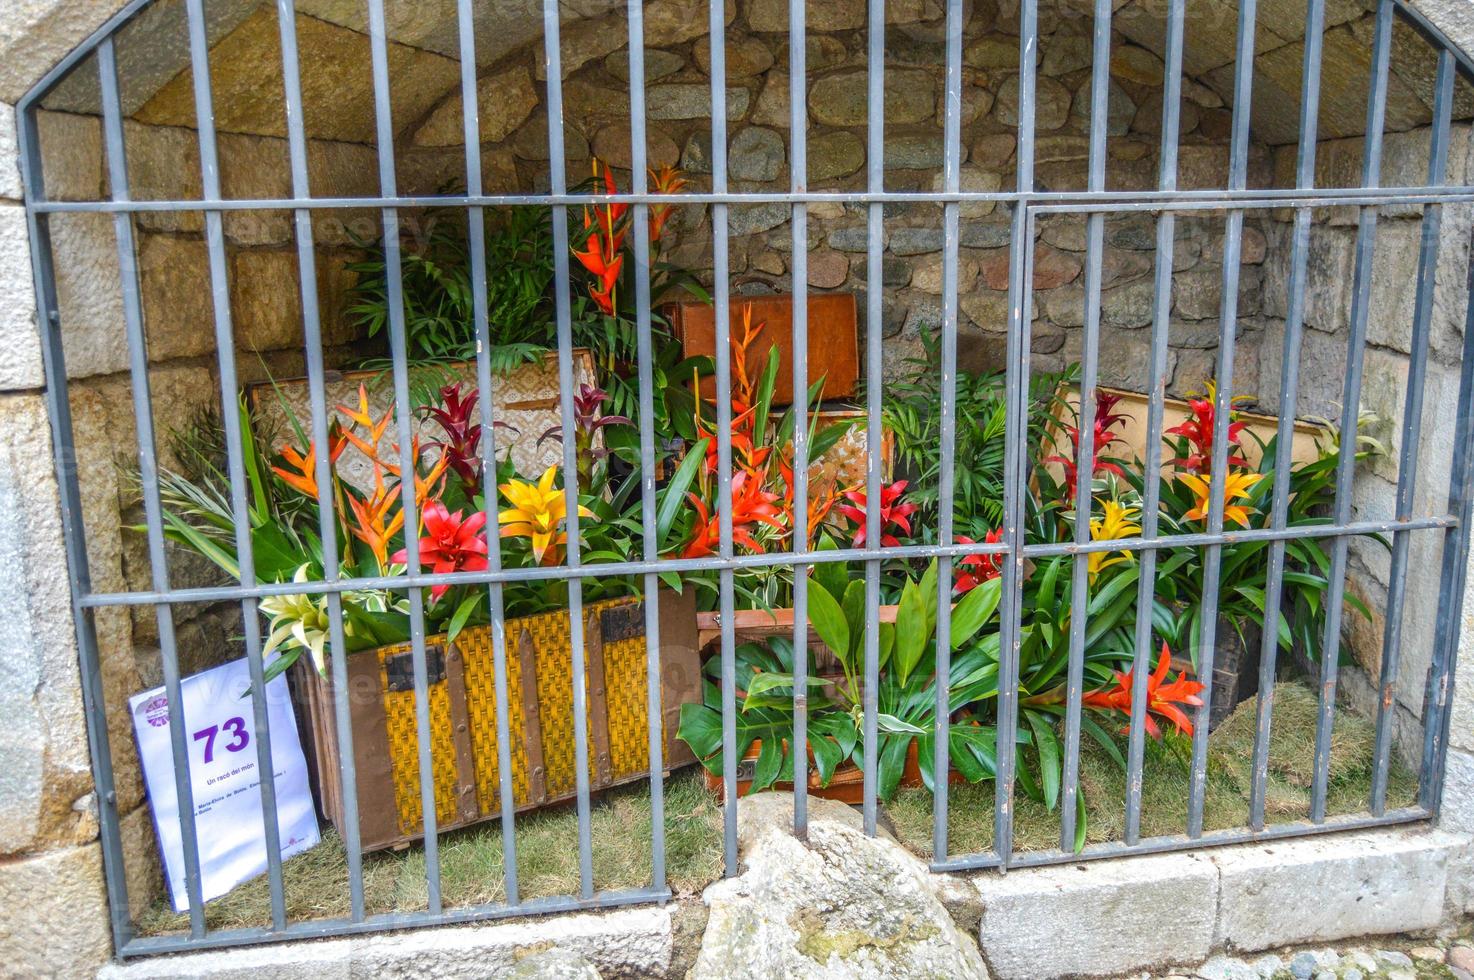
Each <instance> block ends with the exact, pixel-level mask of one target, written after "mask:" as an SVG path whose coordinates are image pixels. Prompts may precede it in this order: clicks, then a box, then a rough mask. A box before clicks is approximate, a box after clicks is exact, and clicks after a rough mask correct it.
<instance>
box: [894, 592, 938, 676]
mask: <svg viewBox="0 0 1474 980" xmlns="http://www.w3.org/2000/svg"><path fill="white" fill-rule="evenodd" d="M926 619H927V615H926V600H925V598H924V597H923V596H922V594H921V588H920V587H919V586H917V584H916V583H915V582H912V581H907V582H906V584H905V586H903V587H902V588H901V604H900V608H899V609H897V610H896V630H895V632H896V649H895V653H894V654H893V656H892V661H893V663H894V664H895V668H896V673H897V675H898V676H899V679H900V681H901V685H902V686H903V687H904V686H905V684H906V682H907V681H908V680H909V679H910V677H911V672H912V671H913V670H915V669H916V665H917V664H918V663H920V661H921V654H922V652H923V651H925V650H926V643H927V641H928V640H929V639H931V636H930V634H929V632H928V631H927V629H926Z"/></svg>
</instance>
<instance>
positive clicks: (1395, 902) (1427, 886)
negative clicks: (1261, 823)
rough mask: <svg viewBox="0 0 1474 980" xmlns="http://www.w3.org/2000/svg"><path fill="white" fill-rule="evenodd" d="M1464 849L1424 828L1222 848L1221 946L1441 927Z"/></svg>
mask: <svg viewBox="0 0 1474 980" xmlns="http://www.w3.org/2000/svg"><path fill="white" fill-rule="evenodd" d="M1460 843H1461V841H1460V839H1459V838H1457V837H1455V836H1453V835H1451V834H1446V833H1441V832H1438V831H1428V830H1422V829H1419V830H1386V831H1379V832H1375V833H1364V834H1342V835H1336V836H1328V837H1318V838H1306V839H1304V840H1297V841H1290V842H1286V843H1283V844H1270V845H1252V846H1242V847H1233V848H1224V849H1222V850H1216V851H1214V852H1212V854H1211V860H1212V862H1213V864H1214V865H1215V866H1216V867H1217V868H1218V871H1219V875H1220V883H1219V895H1220V905H1219V915H1218V929H1217V933H1216V936H1215V938H1216V945H1220V946H1223V947H1225V948H1228V949H1232V950H1237V951H1241V952H1253V951H1256V950H1261V949H1271V948H1273V947H1276V946H1290V945H1296V944H1299V943H1318V942H1329V941H1332V940H1336V939H1343V938H1346V937H1349V936H1364V935H1378V934H1382V933H1390V932H1411V931H1414V930H1418V929H1431V928H1433V927H1434V926H1436V925H1438V924H1439V922H1440V921H1442V918H1443V900H1444V891H1445V887H1446V884H1447V860H1448V858H1449V856H1450V855H1451V854H1452V853H1454V851H1455V848H1456V847H1457V846H1458V845H1459V844H1460ZM1291 909H1293V910H1294V914H1292V915H1291V914H1286V911H1287V910H1291Z"/></svg>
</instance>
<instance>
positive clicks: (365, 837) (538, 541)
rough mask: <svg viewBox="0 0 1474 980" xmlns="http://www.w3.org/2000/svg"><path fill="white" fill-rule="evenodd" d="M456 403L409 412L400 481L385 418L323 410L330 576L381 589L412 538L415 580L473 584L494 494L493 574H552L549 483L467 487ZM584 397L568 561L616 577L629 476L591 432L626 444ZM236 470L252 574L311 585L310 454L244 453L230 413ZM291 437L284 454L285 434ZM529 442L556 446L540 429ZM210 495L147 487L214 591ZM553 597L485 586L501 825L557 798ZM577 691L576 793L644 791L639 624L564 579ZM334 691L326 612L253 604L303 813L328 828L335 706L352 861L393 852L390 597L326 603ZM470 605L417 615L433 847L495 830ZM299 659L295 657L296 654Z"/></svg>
mask: <svg viewBox="0 0 1474 980" xmlns="http://www.w3.org/2000/svg"><path fill="white" fill-rule="evenodd" d="M474 402H475V399H474V397H471V396H470V395H469V393H467V392H465V391H463V390H462V388H461V386H460V385H458V384H457V385H451V386H448V387H447V388H445V389H444V390H442V391H441V392H440V393H439V396H438V398H437V399H436V400H435V401H434V402H432V403H429V404H426V405H423V406H420V407H419V408H418V409H417V414H419V415H421V416H423V417H425V418H427V419H428V420H429V422H430V424H431V426H432V428H433V429H434V431H435V434H436V436H437V438H436V439H434V440H433V441H429V442H426V443H423V444H422V443H421V442H420V440H419V438H418V437H416V438H415V441H414V443H413V445H412V446H411V447H410V452H409V457H410V459H411V460H412V461H413V469H412V471H411V472H410V473H408V474H406V473H405V472H404V470H403V467H402V465H401V462H402V461H401V456H400V452H399V448H400V447H399V446H397V445H395V444H394V443H393V441H392V437H391V436H390V432H391V430H392V427H393V423H394V420H395V408H394V406H393V405H392V404H391V405H390V406H389V407H388V408H387V409H386V410H385V411H384V412H383V413H382V414H376V413H375V412H373V411H372V410H371V409H370V406H369V400H368V396H367V393H366V392H361V393H360V396H359V401H358V404H357V405H353V406H350V405H340V406H338V408H337V416H336V417H335V418H334V420H333V422H332V425H331V426H330V430H329V446H328V447H327V455H328V460H329V479H330V480H331V486H330V487H328V488H327V493H328V495H329V496H330V497H331V499H332V500H333V501H334V504H335V506H334V515H335V518H336V522H335V527H334V534H335V536H336V539H337V545H338V553H339V555H340V556H341V568H340V570H339V571H340V572H341V574H342V575H343V576H345V577H360V578H372V579H383V578H390V579H392V578H393V577H395V576H398V575H403V574H404V572H405V563H406V560H407V557H408V556H407V551H406V545H407V541H406V538H407V535H409V534H413V535H414V536H415V537H417V538H418V550H419V560H420V563H421V567H422V568H423V569H424V570H425V571H431V572H436V573H444V572H454V571H478V570H483V569H485V568H487V566H488V554H489V548H490V547H491V546H493V542H492V541H490V540H489V539H488V538H489V536H488V534H487V529H486V527H485V512H486V500H485V496H484V494H485V493H491V492H494V493H496V495H497V501H496V503H497V506H498V507H499V509H500V513H499V522H500V524H501V543H500V544H499V545H497V546H498V547H499V548H500V550H501V559H502V563H503V565H504V567H508V568H522V567H535V566H536V567H550V566H556V565H559V564H561V563H562V562H563V561H564V559H565V556H566V553H567V548H568V540H567V539H568V530H567V523H566V516H567V515H566V513H565V503H566V499H565V495H564V491H563V486H562V484H563V474H562V473H561V472H560V471H559V469H558V468H557V467H549V468H548V469H547V470H546V471H545V472H544V473H543V474H542V475H541V476H540V477H539V478H538V479H537V480H536V481H529V480H524V479H521V478H520V477H518V476H517V475H516V474H515V472H514V471H513V469H512V466H511V464H510V463H508V462H506V461H505V460H503V461H501V462H499V465H498V473H495V474H484V473H483V472H482V465H483V464H482V455H481V446H480V439H481V435H482V428H481V426H480V425H479V424H474V423H473V422H472V421H471V418H472V413H473V411H474ZM604 402H605V398H604V395H603V393H602V392H599V391H597V390H592V389H585V390H584V391H582V392H581V393H580V395H579V398H578V410H577V412H576V413H575V418H576V431H575V432H574V433H573V434H572V438H574V440H575V450H576V458H577V460H578V462H579V490H580V494H579V537H580V540H579V546H580V548H581V549H582V554H583V556H584V558H585V560H587V561H589V562H598V561H617V560H624V559H628V558H630V557H632V556H633V554H634V550H635V549H636V548H637V544H636V542H637V541H638V539H639V537H640V534H639V525H638V521H637V515H638V511H639V502H638V500H633V501H632V500H631V497H632V496H633V493H632V491H633V488H634V486H636V485H637V484H638V479H637V478H630V477H627V478H625V479H624V480H622V481H619V482H618V483H617V484H615V483H613V482H612V481H611V476H610V473H611V469H610V466H609V465H608V464H609V459H610V456H609V453H608V452H607V451H605V450H603V449H601V448H600V447H598V446H597V445H596V444H595V441H594V439H593V436H594V434H596V433H598V432H601V431H607V430H608V429H610V428H614V427H619V426H628V425H629V420H628V419H624V418H621V417H615V416H610V415H607V414H605V413H603V412H602V410H601V406H602V405H603V404H604ZM240 411H241V424H242V430H243V434H244V435H245V439H244V463H245V472H246V475H247V479H248V482H249V487H248V493H247V500H248V503H249V507H250V513H249V515H248V516H249V521H250V528H251V530H250V536H251V543H252V547H253V551H254V555H255V565H256V574H257V577H258V579H259V580H261V581H267V582H288V581H294V582H303V583H306V582H312V581H319V580H321V579H322V577H323V573H324V569H323V565H322V555H323V552H322V547H321V545H320V542H319V539H318V533H317V532H318V527H317V524H318V515H317V506H316V502H317V498H318V490H319V488H318V486H317V482H316V479H317V473H316V461H317V452H318V447H316V446H315V445H313V444H312V443H311V442H307V444H306V445H305V446H303V445H302V443H301V442H294V441H291V440H288V441H287V442H286V443H285V444H283V445H280V446H279V447H277V448H276V449H272V448H271V447H270V446H269V445H267V444H264V443H263V442H262V440H261V438H260V436H259V435H258V428H259V429H262V430H263V431H264V427H258V426H256V425H253V419H252V416H251V414H250V412H249V410H248V409H247V407H246V405H245V402H244V401H243V402H242V405H241V409H240ZM296 432H297V439H302V436H301V430H300V428H297V429H296ZM547 435H548V438H550V439H553V440H555V441H556V440H561V439H562V438H564V435H565V434H564V433H563V432H561V431H557V430H555V431H553V432H550V433H548V434H547ZM348 446H353V447H354V448H356V449H357V450H358V451H359V452H360V453H362V454H363V455H364V456H365V457H366V458H367V459H368V460H369V461H370V462H371V465H372V477H373V478H372V483H371V489H370V490H367V491H365V490H361V489H359V488H358V487H355V486H354V485H353V484H351V483H350V482H348V481H347V480H345V479H343V478H342V477H341V476H340V474H339V473H338V472H337V463H338V461H339V460H340V458H341V457H342V455H343V453H344V452H345V450H346V448H347V447H348ZM405 486H408V487H412V488H413V494H414V500H415V503H416V508H417V512H418V515H417V516H418V525H417V526H415V527H412V528H410V529H408V530H406V528H405V526H404V524H405V522H404V511H403V509H402V508H401V500H402V489H401V488H402V487H405ZM228 489H229V488H228V483H227V482H226V480H225V477H224V476H223V474H221V473H220V472H219V471H218V470H214V471H213V472H207V473H205V474H204V475H203V476H196V477H194V478H189V477H185V476H182V475H180V474H170V473H166V474H164V476H163V478H162V490H163V496H164V502H165V520H166V528H167V532H166V533H167V534H168V536H169V537H170V538H171V539H173V540H175V541H177V542H179V543H180V544H183V545H185V546H186V547H189V548H192V549H193V550H195V551H198V552H199V553H201V554H203V555H205V556H206V557H208V558H210V559H212V560H214V561H215V562H216V563H217V564H218V565H220V567H222V568H223V569H224V570H225V571H227V572H228V573H230V574H232V575H238V574H239V569H238V565H237V561H236V554H235V530H236V529H235V523H234V518H233V515H232V513H231V511H230V506H229V503H228V500H229V492H228ZM567 590H568V585H567V581H566V580H564V579H549V580H542V581H527V582H523V581H515V582H507V583H505V584H504V585H503V588H502V594H503V604H504V614H505V617H506V618H505V636H506V644H507V648H506V654H507V685H508V698H509V701H510V702H511V704H510V705H509V707H511V708H512V710H511V711H510V712H509V716H510V720H511V724H510V734H511V737H512V739H513V740H514V744H513V746H512V759H513V768H514V774H513V776H514V786H515V794H516V802H517V807H518V809H528V808H532V807H536V806H540V805H543V804H546V803H549V802H553V801H556V800H559V799H564V798H567V797H569V796H571V795H572V793H573V792H574V772H573V760H572V754H571V752H569V751H568V746H569V745H571V742H572V731H573V727H572V726H573V719H572V717H571V703H572V677H571V672H570V665H571V663H572V650H571V648H570V636H569V627H570V624H569V619H568V612H567V605H568V601H567ZM583 596H584V600H585V605H584V615H585V622H584V628H585V653H586V671H587V677H586V681H587V684H588V690H589V691H590V692H592V694H591V697H590V700H589V720H590V729H591V731H590V738H591V741H592V745H593V752H592V767H593V770H594V771H593V772H592V773H591V784H592V786H593V787H594V788H595V789H599V788H603V787H606V786H611V785H614V784H617V783H620V782H625V781H628V780H632V779H638V778H643V777H644V776H645V775H646V774H647V773H648V740H647V729H646V715H645V710H646V697H645V689H646V667H645V657H646V651H645V638H644V614H643V610H642V605H641V603H642V599H641V596H640V593H639V589H638V585H637V583H636V582H635V581H634V580H633V578H631V577H627V576H612V577H595V578H589V579H586V580H584V585H583ZM340 602H341V607H342V612H343V620H344V641H345V643H346V646H347V649H346V650H345V651H344V653H345V654H346V655H347V661H346V663H347V668H348V683H349V693H348V694H347V695H342V694H341V693H340V692H335V691H334V690H333V685H332V681H331V679H330V674H329V670H328V665H329V660H330V657H331V655H332V651H331V649H330V644H331V631H330V620H329V613H328V599H327V597H326V596H325V595H324V594H321V593H307V592H304V593H301V594H287V595H277V596H271V597H268V598H265V599H263V600H261V602H260V611H261V613H262V615H263V616H265V617H266V618H267V619H268V631H267V639H266V641H265V643H264V644H263V651H262V652H263V656H264V658H265V660H266V665H267V666H266V670H267V675H268V677H274V676H276V675H277V674H279V673H281V672H282V671H284V670H287V669H288V668H289V667H292V666H293V665H294V664H296V665H297V670H296V671H295V674H296V680H297V682H298V685H297V686H298V689H299V691H300V692H301V695H302V699H303V701H304V702H305V704H304V707H305V713H306V715H307V718H308V721H309V724H308V725H307V726H305V727H306V728H307V730H308V731H309V732H310V733H311V735H312V739H311V742H312V751H313V753H314V755H315V757H316V765H317V774H318V780H319V785H320V789H321V793H322V805H323V808H324V810H325V812H326V813H327V815H328V816H329V817H330V818H331V819H333V820H334V821H341V819H342V812H343V807H342V802H343V801H342V792H341V787H340V784H339V777H338V774H339V766H338V754H339V752H340V751H341V747H340V746H339V745H338V742H337V728H336V725H335V724H334V721H333V718H334V714H333V706H334V704H335V699H336V698H337V697H340V696H347V699H348V704H349V709H350V712H351V724H352V729H353V735H354V746H353V749H354V755H355V761H356V769H357V779H358V793H359V798H360V801H361V804H362V805H361V806H360V820H361V839H362V843H363V846H364V848H365V849H374V848H380V847H386V846H391V845H396V844H402V843H405V842H408V841H410V840H412V839H414V838H416V837H417V836H419V834H420V833H421V832H422V826H423V820H422V813H421V809H420V806H421V804H420V791H419V756H418V742H417V739H416V736H415V731H416V728H415V710H416V694H415V691H414V683H413V674H414V670H413V658H412V653H411V649H412V648H411V645H410V643H409V639H410V621H411V617H410V602H409V599H408V597H407V595H406V593H405V591H404V590H403V589H394V588H380V587H377V586H374V587H364V588H358V589H352V590H349V591H346V592H344V593H342V594H341V599H340ZM692 602H693V596H692V594H691V591H690V590H686V592H685V594H677V593H674V592H672V593H666V594H663V595H662V596H661V602H660V606H661V650H662V670H663V673H662V687H663V695H664V700H663V706H664V710H665V712H666V717H665V718H664V719H663V722H662V723H663V725H664V727H665V731H666V749H667V751H666V753H665V755H664V761H665V766H666V768H670V767H673V766H675V765H679V764H680V763H681V762H682V761H683V760H684V759H686V758H688V757H687V756H685V755H684V751H683V747H682V745H681V744H680V743H678V742H676V741H675V739H674V721H675V713H676V711H677V710H678V707H679V704H680V703H681V702H682V701H683V700H687V699H690V698H694V697H696V696H697V693H698V689H697V684H698V677H699V667H698V663H697V659H696V643H695V640H696V634H695V621H694V611H693V608H692ZM488 603H489V598H488V590H487V588H486V586H485V585H475V584H467V585H445V584H442V585H435V586H432V587H430V588H428V589H427V590H426V595H425V606H424V610H423V614H424V622H425V632H426V633H427V634H428V637H427V640H426V642H425V660H426V665H427V670H428V673H429V682H430V686H429V698H430V715H431V731H432V739H433V745H432V752H433V756H434V758H435V760H436V767H435V773H434V787H435V800H436V808H437V818H438V821H439V826H440V828H442V829H450V828H453V827H459V826H464V825H467V824H471V823H475V822H478V821H481V820H486V819H488V818H490V817H492V816H494V815H496V814H497V812H498V810H499V806H500V798H499V794H498V792H497V785H498V776H497V773H496V768H495V767H496V758H497V751H496V737H497V736H496V727H495V724H494V717H495V684H494V679H495V674H494V671H493V669H492V633H491V629H490V627H489V625H488V624H489V621H490V618H491V610H490V609H489V605H488ZM304 654H305V656H304Z"/></svg>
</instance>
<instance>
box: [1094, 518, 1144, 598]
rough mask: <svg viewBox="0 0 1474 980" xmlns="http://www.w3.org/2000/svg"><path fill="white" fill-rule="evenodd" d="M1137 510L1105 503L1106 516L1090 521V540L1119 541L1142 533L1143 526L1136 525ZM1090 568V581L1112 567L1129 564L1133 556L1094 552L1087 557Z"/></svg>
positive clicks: (1119, 552)
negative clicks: (1124, 563) (1123, 563)
mask: <svg viewBox="0 0 1474 980" xmlns="http://www.w3.org/2000/svg"><path fill="white" fill-rule="evenodd" d="M1136 515H1137V509H1136V508H1135V507H1122V506H1121V505H1120V504H1118V503H1116V502H1115V501H1114V500H1107V501H1106V502H1105V514H1104V515H1102V516H1100V517H1092V518H1091V519H1090V540H1092V541H1119V540H1121V539H1122V538H1129V537H1132V536H1134V535H1137V534H1140V533H1141V525H1139V524H1137V523H1135V521H1136ZM1086 558H1087V562H1088V565H1089V568H1090V581H1091V583H1092V584H1094V582H1095V578H1096V576H1097V575H1099V574H1100V573H1101V572H1102V571H1103V570H1105V569H1107V568H1110V567H1111V566H1112V565H1119V564H1121V563H1122V562H1129V561H1130V560H1131V554H1130V553H1129V552H1125V551H1092V552H1090V554H1089V555H1087V556H1086Z"/></svg>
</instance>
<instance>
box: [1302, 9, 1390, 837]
mask: <svg viewBox="0 0 1474 980" xmlns="http://www.w3.org/2000/svg"><path fill="white" fill-rule="evenodd" d="M1392 7H1393V4H1392V0H1379V3H1378V4H1377V26H1376V32H1375V34H1374V35H1373V40H1372V78H1371V87H1370V98H1369V99H1368V101H1367V127H1366V144H1365V148H1364V151H1363V155H1362V178H1361V182H1362V186H1363V187H1366V188H1376V187H1379V186H1380V185H1381V174H1382V130H1383V124H1384V122H1385V120H1386V117H1387V71H1388V61H1389V60H1390V58H1391V51H1392ZM1376 247H1377V207H1376V206H1375V205H1368V206H1364V207H1362V208H1361V212H1360V216H1359V220H1358V223H1357V228H1356V266H1355V270H1354V272H1353V274H1352V287H1351V289H1352V294H1351V323H1350V329H1349V334H1350V336H1349V337H1348V338H1347V347H1346V380H1345V382H1344V385H1343V387H1342V389H1341V442H1340V446H1341V454H1340V457H1339V458H1338V459H1337V463H1336V505H1335V510H1334V523H1336V524H1346V523H1348V522H1350V520H1351V505H1352V500H1351V484H1352V480H1353V478H1354V477H1355V471H1356V426H1357V420H1358V416H1359V414H1360V406H1361V379H1362V368H1363V359H1364V355H1365V347H1366V336H1367V318H1368V316H1369V314H1370V309H1371V298H1372V258H1373V256H1374V254H1375V252H1376ZM1348 546H1349V542H1348V539H1347V538H1345V537H1344V536H1343V537H1337V538H1336V540H1335V541H1334V542H1333V543H1332V545H1331V574H1330V583H1329V585H1328V586H1327V587H1326V625H1325V633H1324V634H1323V638H1322V641H1321V649H1320V668H1321V673H1320V714H1319V717H1318V718H1317V721H1316V728H1315V773H1314V777H1313V779H1312V782H1311V788H1310V819H1311V820H1312V821H1313V822H1315V823H1323V822H1324V821H1325V819H1326V789H1327V785H1328V783H1329V777H1330V769H1331V728H1332V725H1333V723H1334V722H1335V717H1336V668H1337V666H1338V665H1337V658H1338V657H1339V656H1340V650H1341V607H1342V605H1343V602H1342V593H1343V591H1344V590H1345V588H1346V550H1347V547H1348Z"/></svg>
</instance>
